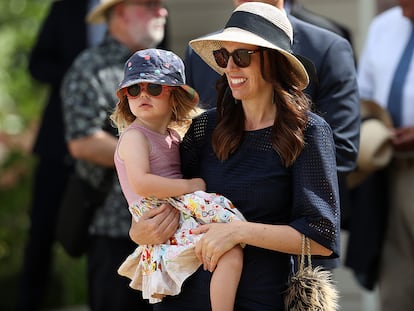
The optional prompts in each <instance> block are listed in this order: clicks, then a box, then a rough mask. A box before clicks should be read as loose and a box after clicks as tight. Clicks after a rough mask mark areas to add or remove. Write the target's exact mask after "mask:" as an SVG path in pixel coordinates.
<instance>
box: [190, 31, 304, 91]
mask: <svg viewBox="0 0 414 311" xmlns="http://www.w3.org/2000/svg"><path fill="white" fill-rule="evenodd" d="M223 42H237V43H244V44H251V45H256V46H259V47H264V48H269V49H273V50H276V51H278V52H279V53H280V54H282V55H283V56H284V57H285V58H286V59H287V60H288V61H289V63H290V65H291V68H292V71H293V73H294V74H295V76H296V77H297V78H298V80H299V83H300V85H298V87H299V88H300V89H301V90H303V89H305V88H306V87H307V85H308V84H309V77H308V74H307V72H306V69H305V67H304V66H303V64H302V63H301V62H300V60H299V59H298V58H296V57H295V56H294V55H293V54H291V53H289V52H287V51H285V50H284V49H282V48H280V47H279V46H277V45H275V44H273V43H271V42H269V41H267V40H265V39H263V38H261V37H260V36H258V35H255V34H253V33H251V32H249V31H246V30H243V29H240V28H236V27H229V28H225V29H223V30H222V31H220V32H217V33H214V34H211V35H207V36H205V37H201V38H197V39H194V40H191V41H190V46H191V48H192V49H193V50H194V51H195V52H196V53H197V54H198V55H199V56H200V57H201V58H202V59H203V60H204V61H205V62H206V63H207V64H208V65H209V66H210V67H211V68H212V69H214V70H215V71H216V72H217V73H219V74H220V75H223V73H224V68H221V67H219V66H218V65H217V63H216V61H215V60H214V56H213V51H214V50H218V49H220V48H221V47H222V43H223Z"/></svg>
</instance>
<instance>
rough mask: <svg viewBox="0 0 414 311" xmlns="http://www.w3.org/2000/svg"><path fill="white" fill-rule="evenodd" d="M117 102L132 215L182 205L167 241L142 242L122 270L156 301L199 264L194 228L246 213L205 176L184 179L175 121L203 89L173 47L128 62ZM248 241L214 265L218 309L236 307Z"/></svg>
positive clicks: (119, 154) (183, 118)
mask: <svg viewBox="0 0 414 311" xmlns="http://www.w3.org/2000/svg"><path fill="white" fill-rule="evenodd" d="M117 96H118V98H119V102H118V104H117V107H116V109H115V111H114V112H113V114H112V115H111V119H112V120H113V122H114V123H115V124H116V126H117V127H118V130H119V132H120V138H119V142H118V146H117V149H116V152H115V155H114V159H115V165H116V169H117V173H118V177H119V181H120V184H121V188H122V191H123V193H124V195H125V197H126V199H127V201H128V204H129V210H130V212H131V214H132V216H133V220H132V221H138V220H139V217H140V216H141V215H142V214H143V213H144V212H145V211H147V210H148V209H149V208H153V207H155V206H158V205H160V204H163V203H165V202H168V203H170V204H171V205H173V206H174V207H176V208H178V209H179V210H180V211H181V213H180V226H179V228H178V230H177V231H176V233H175V234H174V236H173V237H171V238H170V240H169V241H168V242H166V243H165V244H162V245H140V246H138V247H137V249H136V250H135V252H134V253H133V254H131V255H130V256H128V258H127V259H126V260H125V261H124V263H123V264H122V265H121V266H120V268H119V270H118V273H119V274H120V275H123V276H126V277H128V278H130V279H131V282H130V286H131V287H132V288H134V289H138V290H141V291H142V293H143V297H144V298H146V299H149V301H150V302H151V303H156V302H159V301H161V299H162V298H163V297H164V296H166V295H177V294H178V293H179V292H180V290H181V286H182V283H183V282H184V281H185V279H186V278H187V277H189V276H190V275H191V274H192V273H194V272H195V271H196V270H197V269H198V268H199V267H200V265H201V262H200V261H199V260H198V258H197V257H196V255H195V252H194V246H195V244H196V243H197V241H199V240H200V238H201V235H195V234H194V235H193V234H191V230H192V229H194V228H196V227H197V226H199V225H200V224H202V223H209V222H229V221H233V220H244V218H243V216H242V215H241V214H240V213H239V212H238V211H237V209H236V208H234V206H233V205H232V203H231V202H230V201H229V200H228V199H226V198H225V197H223V196H221V195H218V194H215V193H206V192H204V191H203V190H205V183H204V181H203V180H202V179H200V178H194V179H183V178H182V174H181V164H180V155H179V143H180V141H181V138H180V135H179V134H178V132H177V131H176V130H175V129H173V127H172V126H173V124H174V125H177V126H180V127H181V128H182V126H183V124H185V122H189V121H190V118H191V113H192V112H194V111H195V109H196V108H195V107H196V105H197V103H198V94H197V93H196V91H195V90H194V89H192V88H191V87H189V86H188V85H186V84H185V75H184V64H183V62H182V60H181V59H180V58H179V57H178V56H177V55H175V54H174V53H173V52H170V51H165V50H160V49H147V50H141V51H138V52H136V53H135V54H134V55H132V56H131V58H130V59H129V60H128V61H127V62H126V64H125V68H124V79H123V80H122V82H121V83H120V85H119V88H118V90H117ZM242 256H243V255H242V248H241V247H235V248H233V249H232V250H230V251H229V252H227V253H226V254H224V255H223V256H222V257H221V258H220V260H219V262H218V264H217V267H216V269H215V271H214V273H213V276H212V278H211V285H210V296H211V304H212V309H213V310H215V311H216V310H233V308H234V300H235V295H236V290H237V286H238V282H239V279H240V275H241V270H242V264H243V257H242Z"/></svg>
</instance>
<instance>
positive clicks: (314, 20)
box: [290, 3, 352, 45]
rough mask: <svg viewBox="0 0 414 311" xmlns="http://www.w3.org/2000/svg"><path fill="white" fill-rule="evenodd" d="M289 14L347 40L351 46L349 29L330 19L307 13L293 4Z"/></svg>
mask: <svg viewBox="0 0 414 311" xmlns="http://www.w3.org/2000/svg"><path fill="white" fill-rule="evenodd" d="M290 14H291V15H292V16H295V17H296V18H298V19H300V20H301V21H304V22H307V23H309V24H312V25H315V26H318V27H321V28H324V29H327V30H330V31H332V32H334V33H336V34H338V35H340V36H341V37H343V38H345V39H347V40H348V41H349V43H351V45H352V35H351V32H350V31H349V29H348V28H346V27H345V26H343V25H341V24H339V23H337V22H335V21H334V20H332V19H330V18H328V17H326V16H322V15H319V14H317V13H315V12H312V11H309V10H308V9H306V8H305V7H304V6H303V5H302V4H300V3H295V4H293V5H292V7H291V9H290Z"/></svg>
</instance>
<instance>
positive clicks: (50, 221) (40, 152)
mask: <svg viewBox="0 0 414 311" xmlns="http://www.w3.org/2000/svg"><path fill="white" fill-rule="evenodd" d="M89 2H90V3H88V1H83V0H61V1H55V2H53V3H52V4H51V7H50V9H49V12H48V15H47V17H46V19H45V20H44V22H43V25H42V27H41V30H40V32H39V34H38V38H37V41H36V43H35V45H34V47H33V49H32V52H31V55H30V60H29V71H30V74H31V75H32V77H33V78H34V79H36V80H37V81H39V82H41V83H45V84H48V85H49V86H50V93H49V97H48V100H47V103H46V105H45V108H44V111H43V116H42V120H41V123H40V126H39V131H38V134H37V137H36V141H35V144H34V148H33V153H34V154H35V155H36V158H37V165H36V167H35V171H34V177H33V178H34V180H33V191H32V202H31V207H30V229H29V233H28V238H27V242H26V246H25V253H24V260H23V267H22V276H21V284H20V292H19V295H18V305H19V310H37V309H39V308H40V307H41V304H42V303H43V300H44V297H45V294H46V291H47V286H48V284H49V278H50V277H49V275H50V271H51V266H52V262H53V260H52V259H53V244H54V241H55V229H56V228H55V227H56V220H57V215H58V211H59V206H60V202H61V199H62V195H63V191H64V189H65V186H66V181H67V178H68V176H69V174H70V173H71V171H72V166H73V165H72V158H71V156H70V155H69V153H68V150H67V147H66V143H65V139H64V134H63V119H62V107H61V97H60V85H61V81H62V77H63V75H64V73H65V72H66V70H67V69H68V68H69V66H70V65H71V63H72V61H73V60H74V59H75V57H76V56H77V55H78V54H79V53H80V52H81V51H82V50H83V49H85V48H86V47H87V46H88V45H94V44H95V43H96V42H99V41H100V39H101V38H102V37H103V33H104V29H103V28H89V29H88V28H87V26H86V23H85V16H86V13H87V12H88V10H89V6H93V5H94V3H93V2H95V1H89Z"/></svg>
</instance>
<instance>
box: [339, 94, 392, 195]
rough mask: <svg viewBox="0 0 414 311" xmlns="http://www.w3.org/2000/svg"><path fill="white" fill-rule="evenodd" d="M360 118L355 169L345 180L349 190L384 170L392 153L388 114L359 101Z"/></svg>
mask: <svg viewBox="0 0 414 311" xmlns="http://www.w3.org/2000/svg"><path fill="white" fill-rule="evenodd" d="M361 117H362V123H361V131H360V148H359V153H358V159H357V169H356V170H355V171H353V172H352V173H350V174H349V175H348V178H347V184H348V187H349V188H350V189H352V188H354V187H356V186H358V185H359V184H361V183H362V182H363V181H364V180H365V179H366V178H367V177H368V176H369V175H371V174H372V173H374V172H375V171H377V170H380V169H382V168H385V167H386V166H387V165H388V164H389V163H390V161H391V159H392V157H393V153H394V149H393V146H392V143H391V138H392V133H391V128H392V119H391V116H390V115H389V113H388V112H387V111H386V110H385V109H384V108H382V107H381V106H380V105H378V104H377V103H375V102H373V101H361Z"/></svg>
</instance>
